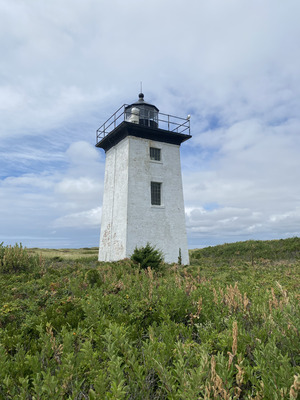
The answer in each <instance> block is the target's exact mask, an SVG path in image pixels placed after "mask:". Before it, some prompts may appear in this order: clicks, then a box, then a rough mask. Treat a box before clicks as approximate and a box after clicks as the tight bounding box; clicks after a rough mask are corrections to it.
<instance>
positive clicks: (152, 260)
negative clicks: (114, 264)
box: [131, 243, 164, 270]
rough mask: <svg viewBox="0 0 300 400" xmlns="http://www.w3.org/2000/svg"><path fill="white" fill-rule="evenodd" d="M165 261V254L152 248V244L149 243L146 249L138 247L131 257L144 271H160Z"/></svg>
mask: <svg viewBox="0 0 300 400" xmlns="http://www.w3.org/2000/svg"><path fill="white" fill-rule="evenodd" d="M163 259H164V258H163V253H162V252H161V251H160V250H157V249H156V248H155V247H154V246H151V244H150V243H147V244H146V246H145V247H139V248H137V247H136V248H135V249H134V252H133V254H132V256H131V260H132V261H133V262H134V263H135V264H139V265H140V267H141V268H142V269H147V268H148V267H150V268H151V269H153V270H158V269H160V268H161V266H162V263H163Z"/></svg>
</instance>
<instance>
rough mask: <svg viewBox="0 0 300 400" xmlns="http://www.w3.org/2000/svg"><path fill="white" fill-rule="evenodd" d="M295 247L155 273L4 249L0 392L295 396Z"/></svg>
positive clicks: (215, 253)
mask: <svg viewBox="0 0 300 400" xmlns="http://www.w3.org/2000/svg"><path fill="white" fill-rule="evenodd" d="M13 249H14V250H13ZM299 252H300V244H299V239H298V238H293V239H287V240H283V241H269V242H256V241H255V242H253V241H250V242H244V243H234V244H226V245H224V246H217V247H213V248H207V249H202V250H194V251H192V252H191V261H192V263H191V265H190V266H187V267H183V266H179V265H165V266H164V268H162V269H159V270H158V271H155V270H153V269H152V268H147V269H141V268H137V267H136V264H134V262H133V261H132V260H123V261H121V262H115V263H99V262H98V261H97V255H96V253H97V249H80V250H76V251H73V250H57V251H53V250H51V251H50V250H49V251H47V250H43V251H41V250H38V249H28V250H26V249H23V248H22V247H21V246H17V245H16V246H15V247H14V248H11V249H9V248H7V247H4V246H3V245H1V246H0V265H1V266H2V267H3V265H4V264H5V265H6V267H5V268H1V271H0V328H1V329H0V399H24V400H27V399H28V400H33V399H39V400H44V399H45V400H49V399H51V400H52V399H53V400H56V399H57V400H58V399H69V400H71V399H90V400H93V399H143V400H144V399H172V400H173V399H174V400H175V399H184V400H186V399H187V400H189V399H190V400H195V399H207V400H208V399H256V400H259V399H261V400H262V399H270V400H273V399H297V398H298V397H299V391H300V378H299V375H300V354H299V349H300V335H299V330H300V318H299V314H300V313H299V311H300V307H299V300H300V295H299V292H300V291H299V288H300V273H299V272H300V260H299ZM8 254H10V257H11V258H9V257H7V255H8ZM4 256H5V257H6V258H5V259H4ZM8 259H11V260H12V262H11V263H10V262H9V261H8ZM18 260H19V261H18ZM12 266H13V267H12ZM16 266H17V267H16Z"/></svg>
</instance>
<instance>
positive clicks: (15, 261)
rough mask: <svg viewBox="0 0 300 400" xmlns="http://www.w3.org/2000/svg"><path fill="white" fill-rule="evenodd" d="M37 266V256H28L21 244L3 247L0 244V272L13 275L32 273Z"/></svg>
mask: <svg viewBox="0 0 300 400" xmlns="http://www.w3.org/2000/svg"><path fill="white" fill-rule="evenodd" d="M37 265H39V257H38V255H33V256H32V255H30V254H28V252H27V250H26V249H24V248H23V247H22V243H20V245H18V244H17V243H16V244H15V245H14V246H13V247H12V246H3V243H1V244H0V272H1V273H15V272H25V271H32V269H33V268H34V267H35V266H37Z"/></svg>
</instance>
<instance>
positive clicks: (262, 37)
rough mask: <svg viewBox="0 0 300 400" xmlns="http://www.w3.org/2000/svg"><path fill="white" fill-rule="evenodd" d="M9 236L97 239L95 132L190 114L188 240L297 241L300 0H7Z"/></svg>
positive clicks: (72, 241) (3, 229) (5, 226)
mask: <svg viewBox="0 0 300 400" xmlns="http://www.w3.org/2000/svg"><path fill="white" fill-rule="evenodd" d="M0 15H1V24H0V51H1V61H0V137H1V141H0V242H2V241H3V242H4V244H5V245H9V244H11V245H14V244H15V243H22V244H23V245H24V246H27V247H48V248H65V247H69V248H79V247H92V246H98V243H99V234H100V223H101V205H102V195H103V178H104V168H105V153H104V151H103V150H102V149H99V148H96V147H95V141H96V129H97V128H98V127H99V126H100V125H102V123H103V122H105V120H106V119H107V118H109V117H110V116H111V115H112V114H113V113H114V112H115V111H116V110H117V109H118V108H119V107H120V106H121V105H122V104H124V103H129V104H130V103H132V102H134V101H136V100H137V99H138V93H139V92H140V82H141V81H142V82H143V92H144V95H145V101H147V102H150V103H152V104H155V105H156V106H157V107H158V108H159V109H160V111H161V112H163V113H166V114H172V115H177V116H180V117H186V116H187V115H188V114H190V115H191V134H192V136H193V137H192V139H190V140H189V141H187V142H185V143H183V144H182V146H181V164H182V178H183V187H184V199H185V208H186V225H187V235H188V243H189V247H190V248H200V247H206V246H212V245H216V244H222V243H229V242H236V241H244V240H249V239H255V240H256V239H259V240H269V239H280V238H287V237H294V236H300V185H299V183H300V116H299V110H300V72H299V71H300V51H299V38H300V24H299V15H300V2H299V0H285V1H282V0H227V1H224V0H184V1H183V0H180V1H179V0H152V1H147V2H146V1H143V0H128V1H124V0H109V1H102V0H84V1H82V0H64V1H60V0H51V1H47V2H46V1H42V0H0Z"/></svg>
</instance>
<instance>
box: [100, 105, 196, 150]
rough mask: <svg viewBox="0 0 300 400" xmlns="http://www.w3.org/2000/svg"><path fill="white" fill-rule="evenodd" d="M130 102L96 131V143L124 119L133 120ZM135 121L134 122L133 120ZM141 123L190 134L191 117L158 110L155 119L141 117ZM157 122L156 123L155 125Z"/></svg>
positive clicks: (171, 131)
mask: <svg viewBox="0 0 300 400" xmlns="http://www.w3.org/2000/svg"><path fill="white" fill-rule="evenodd" d="M128 107H129V106H128V104H123V105H122V106H121V107H120V108H119V109H118V110H117V111H116V112H115V113H114V114H113V115H112V116H111V117H110V118H108V120H106V121H105V122H104V124H103V125H101V126H100V128H98V129H97V131H96V143H99V142H100V141H101V140H102V139H104V138H105V136H107V135H108V134H109V133H110V132H112V131H113V130H114V129H115V128H116V127H117V126H119V125H120V124H121V123H122V122H123V121H126V122H129V123H130V122H131V120H130V118H129V117H128V111H127V110H128ZM132 123H133V122H132ZM134 123H139V124H141V125H144V126H149V127H153V126H154V127H155V128H158V129H164V130H166V131H169V132H170V133H173V132H176V133H181V134H187V135H189V134H190V118H189V117H188V118H181V117H176V116H174V115H170V114H163V113H160V112H157V115H156V116H155V120H153V119H151V118H149V119H141V120H140V121H139V122H136V121H135V122H134ZM154 124H155V125H154Z"/></svg>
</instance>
